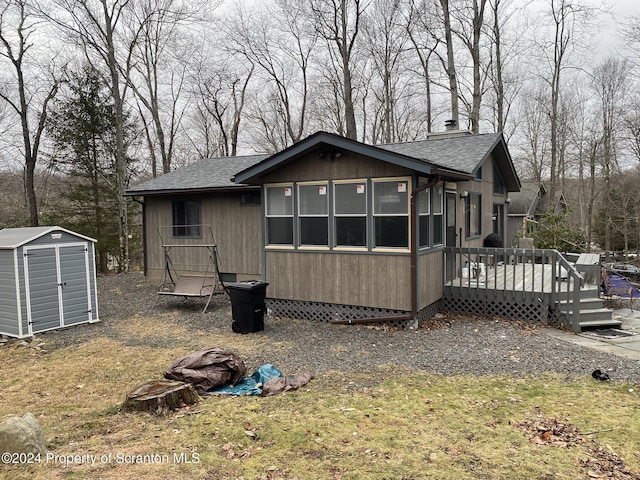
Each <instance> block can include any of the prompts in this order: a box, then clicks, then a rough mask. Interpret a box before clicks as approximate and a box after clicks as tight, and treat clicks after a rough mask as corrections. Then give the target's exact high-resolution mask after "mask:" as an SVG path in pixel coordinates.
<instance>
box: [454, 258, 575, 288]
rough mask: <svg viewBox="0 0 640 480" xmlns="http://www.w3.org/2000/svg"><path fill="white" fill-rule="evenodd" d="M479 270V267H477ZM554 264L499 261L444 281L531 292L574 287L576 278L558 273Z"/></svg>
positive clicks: (456, 285) (469, 285)
mask: <svg viewBox="0 0 640 480" xmlns="http://www.w3.org/2000/svg"><path fill="white" fill-rule="evenodd" d="M477 270H480V269H476V271H477ZM556 270H558V269H557V268H554V265H541V264H536V263H519V264H515V265H504V264H500V265H497V266H495V267H491V266H489V267H487V266H485V267H484V274H482V273H483V272H478V273H477V274H476V275H473V274H472V273H471V272H470V274H468V275H467V276H466V278H463V277H462V276H460V277H457V278H454V279H453V280H451V281H450V282H447V283H445V286H447V287H458V288H462V289H482V290H495V291H502V292H530V293H541V294H544V293H548V294H551V293H554V292H557V293H562V292H570V291H571V290H572V289H573V286H574V284H575V280H574V279H573V278H568V275H565V272H560V274H561V275H565V276H564V277H562V276H558V275H556Z"/></svg>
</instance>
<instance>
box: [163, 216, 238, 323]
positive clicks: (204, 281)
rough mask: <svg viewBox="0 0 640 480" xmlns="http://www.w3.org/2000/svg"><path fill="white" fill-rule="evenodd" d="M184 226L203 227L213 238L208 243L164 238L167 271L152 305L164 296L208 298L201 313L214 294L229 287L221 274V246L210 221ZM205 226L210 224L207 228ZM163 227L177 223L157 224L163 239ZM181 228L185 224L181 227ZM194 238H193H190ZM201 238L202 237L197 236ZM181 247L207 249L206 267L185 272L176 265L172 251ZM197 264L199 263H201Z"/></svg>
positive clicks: (185, 248) (202, 230)
mask: <svg viewBox="0 0 640 480" xmlns="http://www.w3.org/2000/svg"><path fill="white" fill-rule="evenodd" d="M185 227H200V228H201V230H200V231H201V232H203V234H204V233H205V232H206V233H208V236H209V237H210V239H211V241H207V240H209V239H206V240H205V243H195V242H192V243H186V242H185V243H169V244H167V243H164V242H162V249H163V253H164V271H163V273H162V280H161V281H160V285H159V287H158V292H157V295H156V299H155V302H154V303H153V306H152V308H154V307H155V306H156V305H157V303H158V300H159V299H160V297H161V296H165V295H168V296H172V297H183V298H184V299H185V300H186V299H188V298H206V299H207V303H206V304H205V306H204V308H203V309H202V315H204V314H205V313H206V311H207V308H209V304H210V303H211V299H212V298H213V295H216V294H222V293H225V292H226V287H225V285H224V283H223V282H222V279H221V278H220V268H219V265H220V257H219V255H218V247H217V246H216V244H215V243H214V242H213V231H212V230H211V227H210V226H209V225H186V226H185ZM204 227H208V230H206V229H205V228H204ZM162 228H175V227H158V234H159V235H160V238H161V240H162V239H163V235H162V233H161V229H162ZM180 228H182V226H181V227H180ZM189 240H191V239H189ZM197 240H198V241H202V239H201V238H199V239H197ZM178 249H184V250H191V249H206V250H207V257H208V259H207V261H206V269H205V271H204V272H195V273H192V272H185V271H182V273H181V270H183V269H178V268H176V265H175V264H174V261H173V258H172V257H173V256H174V255H173V251H174V250H178ZM201 266H202V265H198V266H197V267H201Z"/></svg>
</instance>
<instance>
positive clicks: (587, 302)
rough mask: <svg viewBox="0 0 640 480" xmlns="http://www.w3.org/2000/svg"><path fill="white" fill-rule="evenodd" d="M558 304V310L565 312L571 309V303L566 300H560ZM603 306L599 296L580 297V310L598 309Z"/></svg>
mask: <svg viewBox="0 0 640 480" xmlns="http://www.w3.org/2000/svg"><path fill="white" fill-rule="evenodd" d="M558 306H559V307H560V310H562V311H563V312H566V311H567V310H569V309H571V307H572V304H571V303H570V302H569V301H568V300H562V301H561V302H559V304H558ZM603 306H604V300H602V299H601V298H596V297H589V298H581V299H580V311H583V310H593V309H600V308H603Z"/></svg>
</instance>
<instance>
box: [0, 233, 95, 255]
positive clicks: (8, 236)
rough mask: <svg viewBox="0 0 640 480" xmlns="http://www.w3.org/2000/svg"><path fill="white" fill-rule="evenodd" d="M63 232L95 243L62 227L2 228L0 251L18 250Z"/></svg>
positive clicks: (89, 238)
mask: <svg viewBox="0 0 640 480" xmlns="http://www.w3.org/2000/svg"><path fill="white" fill-rule="evenodd" d="M55 231H63V232H66V233H69V234H71V235H75V236H76V237H80V238H83V239H85V240H89V241H91V242H95V241H96V240H95V239H93V238H91V237H87V236H85V235H81V234H79V233H76V232H72V231H71V230H67V229H66V228H62V227H23V228H4V229H2V230H0V249H3V250H7V249H13V248H18V247H20V246H22V245H25V244H27V243H29V242H31V241H33V240H35V239H37V238H40V237H43V236H44V235H47V234H49V233H51V232H55Z"/></svg>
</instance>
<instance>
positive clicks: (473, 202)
mask: <svg viewBox="0 0 640 480" xmlns="http://www.w3.org/2000/svg"><path fill="white" fill-rule="evenodd" d="M481 200H482V197H481V196H480V194H478V193H471V194H469V196H468V197H467V198H466V199H465V209H464V211H465V226H466V231H467V238H469V237H478V236H480V234H481V233H482V232H481V231H480V228H481V226H480V223H481V219H482V216H481V211H480V210H481V209H480V205H481V204H482V201H481Z"/></svg>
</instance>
